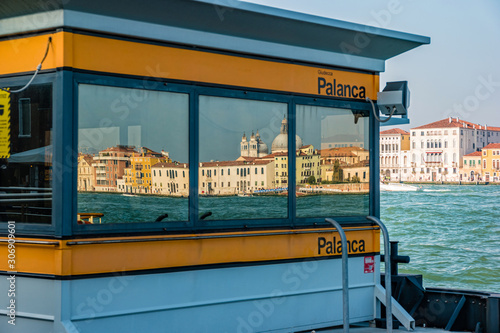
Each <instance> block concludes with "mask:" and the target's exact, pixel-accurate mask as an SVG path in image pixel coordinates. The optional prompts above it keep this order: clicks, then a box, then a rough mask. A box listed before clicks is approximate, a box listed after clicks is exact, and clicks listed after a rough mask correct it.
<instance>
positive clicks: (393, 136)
mask: <svg viewBox="0 0 500 333" xmlns="http://www.w3.org/2000/svg"><path fill="white" fill-rule="evenodd" d="M409 150H410V133H409V132H406V131H404V130H402V129H399V128H394V129H390V130H386V131H382V132H380V174H381V178H383V179H384V180H390V181H400V180H403V179H404V178H407V176H408V174H409V172H408V171H409V170H408V168H407V167H406V166H407V164H408V155H407V154H405V153H404V152H407V151H409Z"/></svg>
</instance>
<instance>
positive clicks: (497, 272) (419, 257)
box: [78, 185, 500, 292]
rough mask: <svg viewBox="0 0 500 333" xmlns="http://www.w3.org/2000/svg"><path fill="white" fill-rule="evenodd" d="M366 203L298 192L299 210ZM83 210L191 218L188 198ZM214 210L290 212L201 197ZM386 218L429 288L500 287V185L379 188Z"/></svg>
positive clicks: (82, 203)
mask: <svg viewBox="0 0 500 333" xmlns="http://www.w3.org/2000/svg"><path fill="white" fill-rule="evenodd" d="M367 200H368V198H367V196H365V195H347V196H344V195H324V196H305V197H299V198H297V214H298V215H299V216H303V217H306V216H327V215H330V214H334V215H336V216H342V215H344V216H345V215H347V214H348V212H349V211H351V212H352V211H356V212H357V213H358V215H364V214H366V213H367V206H368V201H367ZM236 207H237V208H238V209H236ZM256 207H258V209H257V210H256ZM78 211H80V212H104V213H105V216H104V218H103V223H117V222H132V223H133V222H142V221H154V220H155V219H156V217H158V216H160V215H163V214H165V213H167V214H168V218H166V219H165V220H164V221H168V220H171V221H186V220H187V219H188V200H187V199H186V198H171V197H170V198H169V197H160V196H136V197H127V196H123V195H120V194H95V193H80V194H79V196H78ZM208 211H210V212H212V213H213V215H212V216H210V217H208V218H207V220H210V219H221V220H224V219H240V218H245V217H246V216H253V217H257V218H266V217H267V218H270V217H272V218H280V217H286V215H287V199H286V197H285V196H273V197H259V196H255V197H245V198H241V197H234V196H233V197H204V198H200V214H202V213H204V212H208ZM258 212H261V215H262V214H263V215H262V216H256V214H257V215H258V214H259V213H258ZM381 218H382V221H383V222H384V223H385V224H386V226H387V228H388V229H389V232H390V236H391V240H397V241H399V242H400V243H399V253H400V254H401V255H409V256H410V258H411V262H410V263H409V264H400V265H399V272H400V273H412V274H422V275H423V277H424V286H425V287H447V288H459V289H473V290H482V291H492V292H500V186H484V185H482V186H481V185H479V186H471V185H469V186H445V185H424V186H423V191H421V192H381ZM382 248H383V247H382Z"/></svg>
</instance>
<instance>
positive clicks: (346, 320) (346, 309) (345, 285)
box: [325, 219, 349, 333]
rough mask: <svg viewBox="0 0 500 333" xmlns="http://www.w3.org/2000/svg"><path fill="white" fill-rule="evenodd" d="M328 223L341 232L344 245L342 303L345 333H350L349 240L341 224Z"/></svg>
mask: <svg viewBox="0 0 500 333" xmlns="http://www.w3.org/2000/svg"><path fill="white" fill-rule="evenodd" d="M325 221H326V222H328V223H330V224H331V225H333V227H334V228H335V229H337V231H338V232H339V235H340V240H341V243H342V302H343V320H344V333H349V273H348V269H347V257H348V255H349V253H348V252H349V249H348V248H347V239H346V237H345V233H344V230H343V229H342V227H341V226H340V224H339V223H338V222H337V221H335V220H334V219H325Z"/></svg>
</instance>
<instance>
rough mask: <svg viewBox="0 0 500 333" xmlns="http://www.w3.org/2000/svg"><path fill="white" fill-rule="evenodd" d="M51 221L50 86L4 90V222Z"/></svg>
mask: <svg viewBox="0 0 500 333" xmlns="http://www.w3.org/2000/svg"><path fill="white" fill-rule="evenodd" d="M17 88H19V87H17ZM17 88H16V87H14V88H12V89H11V90H16V89H17ZM9 100H10V103H9ZM16 111H19V112H16ZM9 116H10V121H8V118H9ZM56 171H57V170H56ZM59 171H60V170H59ZM51 220H52V85H51V84H41V85H31V86H29V87H28V88H27V89H26V90H24V91H22V92H21V93H13V94H11V93H8V92H5V91H0V221H1V222H7V221H16V222H29V223H51Z"/></svg>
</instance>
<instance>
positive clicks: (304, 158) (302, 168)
mask: <svg viewBox="0 0 500 333" xmlns="http://www.w3.org/2000/svg"><path fill="white" fill-rule="evenodd" d="M296 156H297V157H296V160H295V163H296V165H295V169H296V184H297V185H300V184H306V183H307V182H308V180H309V179H311V180H312V179H313V178H312V177H314V182H315V183H316V182H321V180H322V174H321V155H320V153H319V151H318V150H316V149H314V146H313V145H307V146H303V147H301V148H300V149H299V150H297V152H296Z"/></svg>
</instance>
